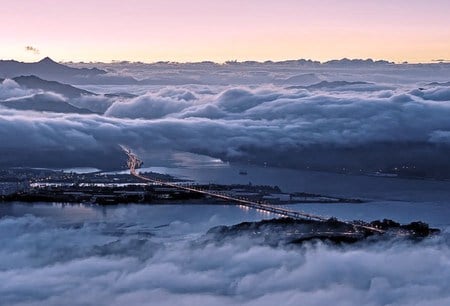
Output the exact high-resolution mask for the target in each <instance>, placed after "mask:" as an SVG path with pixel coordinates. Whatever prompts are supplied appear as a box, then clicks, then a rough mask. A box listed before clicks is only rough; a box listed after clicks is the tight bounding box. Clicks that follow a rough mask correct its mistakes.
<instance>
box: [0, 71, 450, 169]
mask: <svg viewBox="0 0 450 306" xmlns="http://www.w3.org/2000/svg"><path fill="white" fill-rule="evenodd" d="M387 72H388V71H387ZM387 72H385V73H386V74H387ZM277 73H280V72H279V71H278V72H277ZM353 73H354V72H353ZM329 75H334V77H337V76H336V75H339V73H336V72H334V74H332V73H329ZM351 76H352V77H354V78H356V74H353V75H351ZM285 77H286V76H285ZM346 78H347V79H348V78H349V76H348V75H347V76H346ZM422 86H423V87H419V85H410V84H406V85H405V84H403V85H398V84H392V83H391V84H387V83H383V84H377V83H367V82H347V81H334V82H320V83H318V84H316V85H312V86H293V87H289V86H283V85H267V84H266V85H251V86H218V85H184V86H156V87H155V86H153V87H152V86H150V87H143V86H131V87H127V86H106V87H105V86H99V85H98V86H90V87H89V88H88V89H89V90H91V91H92V90H93V91H96V92H99V93H104V94H106V95H98V96H81V97H80V98H73V99H69V98H66V97H61V96H56V95H54V94H52V93H45V92H41V91H32V92H30V91H29V90H26V89H23V88H20V87H18V86H17V84H15V83H14V82H13V81H11V80H5V81H4V82H3V84H2V85H1V87H0V96H1V97H2V98H3V100H6V101H9V102H11V101H15V99H22V100H23V99H24V98H27V99H30V97H39V99H37V98H33V99H34V100H32V101H31V102H32V103H34V104H35V105H37V104H38V103H41V104H42V103H43V102H42V101H41V100H42V99H41V98H42V97H44V98H45V97H55V98H54V99H56V98H57V99H59V100H58V101H60V102H61V103H65V104H67V105H66V108H67V109H68V110H70V109H73V107H77V108H80V109H83V110H82V111H76V112H78V113H81V112H89V111H93V112H96V113H100V114H99V115H91V114H78V115H77V114H73V113H74V112H75V111H70V112H72V114H55V113H51V112H46V113H38V112H30V111H13V110H11V109H8V108H5V107H2V105H1V104H0V137H1V139H2V140H3V141H2V143H1V144H0V149H1V150H2V151H3V152H4V153H5V154H4V156H5V157H4V158H3V159H2V160H1V161H0V162H1V164H3V165H7V164H11V163H13V164H14V165H27V164H25V163H24V161H26V162H27V163H33V162H34V163H35V165H38V163H43V164H45V162H46V160H45V159H46V158H45V157H46V156H47V160H51V158H50V157H48V156H51V155H54V154H58V156H60V157H61V158H60V159H58V162H60V163H64V161H67V164H68V166H73V161H74V160H76V152H78V153H79V156H80V157H81V158H80V161H79V164H77V165H81V163H87V164H88V166H96V167H99V166H100V165H98V164H96V163H98V162H99V161H101V163H102V166H109V167H114V163H117V162H118V160H119V158H120V157H119V155H118V154H117V152H118V149H117V148H118V147H117V144H119V143H122V144H126V145H129V146H131V147H132V148H134V149H142V150H143V151H150V150H169V151H170V150H177V151H187V152H193V153H202V154H206V155H210V156H213V157H217V158H222V159H225V160H237V161H246V162H247V161H251V162H255V163H261V164H262V163H264V162H268V163H269V164H271V165H276V166H289V167H308V168H313V169H319V170H333V171H336V170H338V169H351V170H352V171H360V170H363V171H375V170H378V169H383V170H386V171H388V170H389V169H393V168H396V167H401V166H403V165H413V166H414V167H417V168H420V171H421V173H422V174H423V173H425V175H428V176H435V175H437V176H440V177H441V176H445V173H447V174H448V173H449V171H448V170H450V163H449V161H448V158H446V155H447V153H448V150H449V147H448V146H449V141H448V138H449V137H448V133H449V131H450V121H449V120H448V118H450V100H449V94H450V89H449V87H448V86H440V85H422ZM94 89H95V90H94ZM126 91H128V92H129V93H131V94H137V96H136V97H134V96H132V95H125V94H113V95H111V93H115V92H116V93H117V92H122V93H123V92H126ZM40 101H41V102H40ZM28 102H30V101H28ZM31 102H30V103H31ZM3 106H8V105H7V104H6V103H5V104H3ZM59 106H60V105H58V107H59ZM35 109H39V108H35ZM46 110H48V108H46ZM88 110H89V111H88ZM50 111H51V109H50ZM68 112H69V111H68ZM30 148H32V154H27V152H31V151H30ZM114 156H115V157H114ZM106 157H107V158H106ZM53 162H55V161H53ZM108 162H110V164H109V165H107V163H108ZM83 165H85V166H87V165H86V164H83ZM41 166H43V165H41ZM116 166H117V165H116Z"/></svg>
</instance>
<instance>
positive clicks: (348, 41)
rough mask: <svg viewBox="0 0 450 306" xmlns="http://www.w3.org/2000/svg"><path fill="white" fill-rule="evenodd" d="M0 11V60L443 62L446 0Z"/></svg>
mask: <svg viewBox="0 0 450 306" xmlns="http://www.w3.org/2000/svg"><path fill="white" fill-rule="evenodd" d="M0 8H1V9H0V20H1V21H2V25H3V28H2V33H1V35H0V58H2V59H11V58H15V59H19V60H29V61H32V60H36V59H39V58H40V57H43V56H51V57H52V58H54V59H56V60H74V61H111V60H132V61H146V62H153V61H158V60H173V61H201V60H214V61H218V62H222V61H225V60H232V59H237V60H267V59H272V60H282V59H292V58H311V59H317V60H328V59H334V58H342V57H349V58H368V57H371V58H374V59H388V60H393V61H404V60H406V61H411V62H429V61H430V60H432V59H437V58H444V59H450V18H449V16H450V1H448V0H428V1H419V0H389V1H388V0H377V1H363V0H277V1H268V0H239V1H238V0H227V1H213V0H196V1H195V0H192V1H189V0H127V1H123V0H77V1H74V0H39V1H38V0H0ZM28 45H29V46H33V47H35V48H37V49H39V50H40V54H34V53H33V52H29V51H26V50H25V46H28Z"/></svg>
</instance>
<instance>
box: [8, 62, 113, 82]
mask: <svg viewBox="0 0 450 306" xmlns="http://www.w3.org/2000/svg"><path fill="white" fill-rule="evenodd" d="M102 74H106V71H104V70H100V69H97V68H73V67H69V66H66V65H63V64H59V63H56V62H55V61H53V60H52V59H51V58H49V57H46V58H43V59H42V60H40V61H39V62H35V63H24V62H18V61H14V60H6V61H5V60H0V76H1V77H3V78H14V77H17V76H21V75H36V76H38V77H40V78H44V79H49V80H60V79H64V80H70V79H73V78H89V77H95V76H99V75H102Z"/></svg>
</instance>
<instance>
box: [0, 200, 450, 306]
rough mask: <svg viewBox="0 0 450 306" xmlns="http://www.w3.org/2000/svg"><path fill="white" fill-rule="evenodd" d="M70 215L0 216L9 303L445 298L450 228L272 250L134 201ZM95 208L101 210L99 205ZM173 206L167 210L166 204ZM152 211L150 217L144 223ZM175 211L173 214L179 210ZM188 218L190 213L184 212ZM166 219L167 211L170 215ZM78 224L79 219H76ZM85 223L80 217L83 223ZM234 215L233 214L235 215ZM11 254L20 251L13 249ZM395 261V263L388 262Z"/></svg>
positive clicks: (0, 261)
mask: <svg viewBox="0 0 450 306" xmlns="http://www.w3.org/2000/svg"><path fill="white" fill-rule="evenodd" d="M68 209H70V210H73V212H74V213H75V212H76V210H77V209H80V211H79V213H82V215H83V214H84V216H86V217H81V219H80V220H78V218H80V217H78V216H80V214H76V213H75V215H74V216H75V220H77V221H74V220H73V219H72V221H67V220H70V219H67V218H65V221H64V222H62V223H61V222H60V221H58V220H57V219H56V220H55V219H54V218H46V217H35V216H32V215H26V216H21V217H4V218H1V219H0V229H1V231H0V243H1V244H2V249H1V250H0V295H1V296H2V303H5V304H7V305H24V304H27V305H61V304H67V303H70V304H71V305H85V304H96V305H123V303H125V302H126V303H127V304H130V305H144V304H148V303H149V301H151V303H152V304H157V305H173V304H180V305H193V304H197V305H198V304H208V305H236V304H240V305H274V304H281V305H298V304H299V303H302V302H304V301H308V304H309V305H317V306H320V305H329V304H330V303H334V304H337V305H349V304H353V305H356V304H357V305H373V306H377V305H386V304H389V305H411V304H420V305H446V304H447V303H448V302H449V301H450V294H449V292H448V290H447V289H448V288H447V284H448V282H449V281H450V278H449V275H450V270H449V262H450V249H449V245H448V239H447V238H448V237H447V236H446V235H448V233H444V234H443V235H444V236H441V237H436V238H433V239H429V240H426V241H423V242H418V243H411V242H405V241H404V242H402V241H385V242H379V243H376V244H372V245H359V246H351V247H345V246H344V247H333V246H327V245H324V244H322V243H316V244H306V245H303V246H300V247H292V246H291V247H289V246H288V247H279V248H272V247H268V246H264V245H259V244H257V243H256V242H254V241H252V240H250V239H248V238H245V237H241V238H235V239H231V240H230V241H228V242H225V243H223V244H216V243H214V242H207V243H199V242H198V240H196V239H197V238H194V237H199V236H201V234H202V233H203V230H201V229H200V228H201V227H203V226H204V225H207V224H209V225H212V224H216V225H217V222H221V221H217V220H216V221H213V220H212V219H209V217H207V215H206V213H209V211H208V212H205V211H204V208H202V210H203V212H200V213H199V214H197V217H198V215H202V217H201V218H200V220H196V221H194V222H193V223H190V222H189V221H187V220H183V221H181V220H180V221H174V220H179V219H177V215H176V213H182V211H180V210H179V209H178V208H177V207H175V206H174V210H175V215H174V214H171V217H170V219H171V222H170V224H169V226H168V227H166V228H164V230H155V229H153V228H152V227H149V226H148V225H149V224H153V223H155V222H156V223H155V224H158V223H157V222H162V220H161V217H162V215H161V214H164V212H163V210H161V209H158V208H154V209H152V210H151V211H149V210H148V209H147V210H146V209H144V208H136V207H133V206H127V207H124V208H117V209H114V210H112V209H109V210H108V216H107V218H106V219H105V220H103V221H102V222H98V218H101V217H99V216H100V214H98V215H97V217H94V216H96V214H97V213H99V212H95V211H92V210H93V209H92V208H91V209H87V210H86V209H85V208H81V207H80V208H76V207H73V208H68ZM94 210H95V209H94ZM166 211H167V210H166ZM143 215H145V218H146V221H145V222H144V223H142V217H143ZM174 216H175V217H174ZM178 216H182V215H178ZM163 218H167V216H166V217H163ZM71 222H75V223H71ZM77 222H78V223H77ZM228 222H229V221H228ZM12 254H14V255H13V256H12ZM386 258H389V261H388V262H387V261H386Z"/></svg>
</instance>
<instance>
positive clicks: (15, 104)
mask: <svg viewBox="0 0 450 306" xmlns="http://www.w3.org/2000/svg"><path fill="white" fill-rule="evenodd" d="M0 106H4V107H8V108H12V109H17V110H30V111H39V112H53V113H76V114H93V112H92V111H90V110H88V109H85V108H78V107H75V106H73V105H71V104H69V103H67V102H66V101H64V99H63V98H62V97H60V96H57V95H52V94H47V93H42V94H35V95H32V96H28V97H24V98H17V99H9V100H5V101H0Z"/></svg>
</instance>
